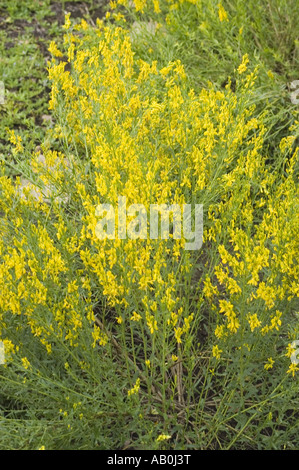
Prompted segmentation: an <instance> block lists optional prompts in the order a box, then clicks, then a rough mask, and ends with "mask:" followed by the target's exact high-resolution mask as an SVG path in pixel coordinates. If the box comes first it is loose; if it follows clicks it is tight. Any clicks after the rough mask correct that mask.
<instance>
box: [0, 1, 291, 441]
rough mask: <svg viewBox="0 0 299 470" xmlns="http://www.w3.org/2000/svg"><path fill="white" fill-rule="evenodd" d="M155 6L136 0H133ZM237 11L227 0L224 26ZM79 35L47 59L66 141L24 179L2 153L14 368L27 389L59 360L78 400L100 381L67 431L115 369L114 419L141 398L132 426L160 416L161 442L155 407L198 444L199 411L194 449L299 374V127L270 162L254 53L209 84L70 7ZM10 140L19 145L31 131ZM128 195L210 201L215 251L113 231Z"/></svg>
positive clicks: (6, 320) (4, 272)
mask: <svg viewBox="0 0 299 470" xmlns="http://www.w3.org/2000/svg"><path fill="white" fill-rule="evenodd" d="M144 5H145V3H143V2H138V3H136V2H135V6H136V10H140V11H142V10H143V7H144ZM174 5H175V4H174ZM154 9H155V11H156V12H157V13H158V10H159V6H158V2H154ZM225 15H226V13H225V10H224V9H223V7H222V6H221V4H220V6H219V18H220V21H225V20H226V16H225ZM65 30H66V32H65V40H64V46H65V50H64V51H60V50H59V49H58V47H57V45H56V44H54V43H52V44H51V47H50V50H51V53H52V56H53V58H52V61H51V63H50V64H49V77H50V79H51V81H52V91H51V100H50V105H49V107H50V109H51V110H52V112H53V114H54V116H55V117H56V126H55V128H54V129H53V131H49V132H50V134H51V135H49V142H56V143H57V142H59V145H60V150H59V151H58V150H53V146H51V145H50V144H49V143H48V144H47V143H45V144H44V145H43V147H42V151H43V158H42V159H41V158H40V156H39V155H38V154H35V155H33V156H32V158H31V159H30V161H29V163H28V165H27V166H26V165H24V164H22V165H21V170H22V174H23V175H24V176H25V177H26V178H27V180H28V184H27V185H26V186H25V187H23V185H22V184H21V180H20V179H19V178H17V180H16V181H12V180H11V179H10V178H9V177H7V176H6V173H5V171H6V170H5V165H4V164H2V166H1V171H2V174H1V179H0V191H1V199H0V211H1V219H0V221H1V234H2V235H1V240H0V243H1V245H0V250H1V251H0V252H1V267H0V269H1V276H0V283H1V298H0V321H1V323H0V325H1V338H2V340H3V342H4V345H5V348H6V362H7V364H6V366H5V367H6V370H5V371H4V374H3V375H4V376H5V374H7V380H13V379H12V377H14V375H13V374H14V373H16V374H20V371H22V374H23V375H22V377H24V386H25V385H26V380H29V381H30V383H31V384H32V381H33V380H34V381H35V382H34V383H37V384H39V383H41V384H43V381H45V380H50V377H51V373H50V371H49V369H48V368H47V364H49V365H50V364H52V365H53V367H54V369H55V370H56V368H57V366H58V364H59V365H60V367H61V371H60V372H59V373H58V372H55V374H56V375H55V380H57V377H58V376H60V375H61V377H64V376H65V377H68V379H69V380H72V381H73V382H72V385H70V386H69V388H72V392H71V393H73V395H76V393H78V392H76V384H77V385H78V384H80V387H81V388H80V393H81V394H82V395H84V387H86V388H87V390H88V393H87V392H86V393H85V401H84V403H83V404H82V400H81V398H80V404H78V400H77V399H76V400H75V399H74V400H75V401H74V402H73V403H72V405H71V406H70V409H71V412H70V409H69V408H68V410H66V409H65V410H63V408H61V404H59V406H58V404H57V406H58V408H57V415H59V419H60V420H62V422H65V423H66V424H67V426H68V430H69V432H70V435H71V433H72V432H75V431H74V429H75V428H76V426H78V423H79V424H80V423H81V422H82V423H83V422H84V419H85V418H86V419H87V422H88V419H89V420H90V419H91V418H90V416H91V414H92V413H91V411H90V408H91V407H92V399H93V400H94V399H95V397H94V395H93V393H92V392H91V390H93V387H95V384H97V385H96V386H98V384H99V383H101V382H103V381H104V380H105V378H106V380H107V382H106V387H105V388H107V389H108V392H107V391H103V392H102V395H101V396H102V397H103V398H102V400H103V403H104V402H105V401H107V400H108V399H109V400H111V402H110V405H109V406H108V409H107V408H106V416H110V415H109V413H110V412H111V410H110V408H109V407H113V406H116V407H117V410H118V411H119V412H121V411H120V410H123V408H124V407H128V408H127V410H129V411H128V413H129V415H130V417H131V419H133V417H134V420H135V421H134V423H135V426H137V424H136V422H137V421H138V422H139V423H141V424H140V426H141V428H142V426H143V425H144V426H150V432H149V436H150V437H149V439H151V436H152V441H150V442H151V444H150V445H153V444H152V442H160V440H161V441H162V439H160V440H159V439H158V438H157V436H158V435H159V432H158V433H156V434H153V433H154V432H155V431H154V428H153V427H151V425H150V424H149V423H151V417H150V416H151V415H154V416H155V415H156V416H157V415H158V418H157V420H158V422H159V426H160V431H161V432H160V434H161V435H164V434H163V432H164V433H166V434H165V435H167V445H169V446H175V444H174V443H173V442H172V441H171V439H170V435H171V434H172V432H173V433H174V432H178V433H179V441H180V439H182V441H180V444H179V445H182V442H183V440H184V437H183V434H182V435H181V434H180V433H183V431H182V430H178V429H177V428H176V431H175V425H176V422H177V416H178V417H179V418H178V419H179V422H181V423H182V429H184V428H185V426H187V423H189V420H190V419H191V418H190V417H192V420H193V421H194V423H193V433H194V434H193V438H192V439H193V442H190V443H189V444H191V445H197V446H198V445H200V446H203V447H204V446H209V445H211V442H214V440H216V441H217V435H218V432H219V431H220V430H222V431H224V432H225V433H227V436H230V432H231V431H230V429H229V426H231V425H232V423H234V419H235V420H236V423H237V424H236V428H237V429H241V427H243V426H244V424H245V423H246V426H247V425H248V426H249V424H250V422H251V420H252V419H254V418H256V419H258V418H259V419H261V416H263V418H262V419H264V420H265V419H266V418H265V416H268V413H269V411H271V406H270V405H269V403H271V404H272V403H273V401H275V398H276V397H279V399H280V398H281V396H284V395H283V394H284V389H282V388H280V387H282V385H281V384H282V383H283V382H284V381H290V383H291V384H293V382H292V380H293V378H295V375H296V371H297V370H298V366H297V364H294V363H293V362H291V361H290V356H291V354H292V348H291V342H292V340H294V339H296V337H295V335H296V334H297V333H298V326H297V324H296V317H295V315H294V314H295V313H296V312H295V308H296V298H297V297H298V260H297V258H296V257H297V254H298V252H297V240H298V228H299V227H298V217H297V201H298V190H297V186H296V180H295V170H296V162H297V157H298V148H295V146H294V141H295V138H296V132H298V128H297V127H296V126H293V127H292V128H291V129H290V134H289V136H288V137H287V138H284V139H283V140H281V143H280V148H279V150H278V153H277V155H276V160H275V162H274V163H273V164H271V165H270V164H269V163H268V162H267V159H268V157H269V155H268V154H267V147H266V145H265V142H266V139H267V126H266V122H267V113H266V112H265V113H259V112H257V111H256V107H255V105H254V104H253V97H254V93H255V82H256V80H257V76H258V70H257V69H254V70H248V63H250V58H249V57H248V55H244V56H243V59H242V61H241V63H240V64H239V68H238V71H237V82H236V86H235V89H233V88H234V87H232V84H231V82H230V81H229V82H228V84H227V85H226V86H225V88H223V89H222V90H221V91H220V90H219V89H218V88H217V86H215V85H213V84H212V83H210V84H209V85H208V86H207V87H206V88H202V89H201V90H200V91H199V92H197V91H194V89H192V87H191V86H190V83H189V81H188V79H187V75H186V71H185V69H184V66H183V64H182V63H181V61H180V60H175V61H172V62H170V63H169V64H168V65H166V66H159V64H158V63H157V61H147V60H143V59H141V58H135V56H134V55H135V54H134V48H133V45H132V39H131V37H130V34H129V30H127V29H125V28H124V27H119V26H117V25H111V24H109V23H107V22H103V21H98V22H97V26H96V27H94V28H92V27H90V26H88V25H87V23H86V22H85V21H82V22H81V23H80V24H77V25H74V26H73V25H72V24H71V22H70V19H69V17H67V21H66V24H65ZM63 54H65V56H66V57H67V62H68V63H69V64H70V67H66V65H67V62H65V61H63V60H61V57H63ZM11 139H12V142H14V143H15V144H16V145H17V147H16V149H15V154H16V155H17V154H18V152H20V151H22V145H21V142H20V141H19V139H17V138H16V137H15V136H14V135H12V137H11ZM119 196H125V197H126V200H127V205H128V206H129V205H130V204H143V205H144V206H145V207H146V208H147V209H148V208H149V206H150V204H167V205H171V204H180V205H184V204H195V203H200V204H203V208H204V234H203V240H204V244H203V247H202V248H201V250H200V251H192V252H191V251H187V250H185V240H184V239H181V238H180V239H175V238H174V237H172V236H170V237H169V238H168V239H167V240H161V239H149V238H146V239H138V238H137V239H132V238H130V239H129V238H126V237H124V238H123V239H117V238H116V239H109V238H106V239H104V240H100V239H99V238H98V236H97V233H96V227H97V223H98V218H97V215H96V208H97V207H98V205H99V204H102V203H109V204H112V205H114V206H115V207H116V205H117V201H118V197H119ZM134 215H135V214H131V219H130V218H129V220H128V224H129V223H130V222H131V220H132V217H133V216H134ZM41 358H42V359H41ZM14 364H15V367H17V366H16V364H18V367H19V369H16V370H17V371H16V372H14V370H15V369H14ZM40 364H41V365H40ZM101 364H103V366H102V367H103V369H101ZM112 364H115V365H116V364H117V366H112ZM110 367H111V371H113V374H114V375H109V372H108V370H109V368H110ZM274 371H276V378H275V376H274V375H273V374H274ZM57 374H58V375H57ZM223 375H224V376H225V379H224V382H225V384H226V391H223V389H222V387H223V381H221V377H222V376H223ZM108 376H109V377H110V379H109V380H108V379H107V377H108ZM45 377H47V379H45ZM111 377H114V379H115V381H117V382H118V387H119V389H117V390H115V382H112V380H114V379H112V378H111ZM249 380H250V381H251V383H252V386H253V387H254V392H253V391H252V388H250V387H248V382H249ZM110 381H111V383H110ZM261 381H265V387H266V392H265V394H264V395H262V397H263V398H262V399H261V398H260V397H261V396H260V395H259V392H258V391H257V392H256V390H257V387H258V386H259V384H260V383H261ZM56 386H57V385H56ZM78 386H79V385H78ZM58 388H59V386H58ZM41 389H42V390H45V385H43V386H42V387H41ZM290 390H293V389H292V386H290ZM105 393H108V395H109V398H105V397H106V395H105ZM113 393H115V394H116V395H117V399H116V398H115V397H114V396H113ZM255 393H256V394H255ZM267 393H268V397H266V398H265V396H266V395H267ZM219 396H220V397H222V398H220V399H219ZM101 403H102V402H101ZM115 403H116V404H115ZM228 405H229V406H228ZM238 407H239V408H238ZM246 407H247V408H246ZM257 407H259V409H258V408H257ZM248 408H249V409H251V410H253V411H254V414H250V413H249V417H248V416H247V415H246V413H247V409H248ZM58 409H59V411H58ZM237 409H239V410H240V409H241V410H242V411H241V412H239V414H238V413H237V412H236V410H237ZM86 410H87V411H86ZM134 410H135V411H134ZM136 410H137V411H136ZM157 410H158V411H157ZM210 410H213V413H211V412H210ZM215 410H216V411H215ZM79 411H80V413H79ZM70 413H71V415H70ZM130 413H131V414H130ZM242 413H243V414H242ZM104 414H105V413H104ZM86 416H87V417H88V418H87V417H86ZM246 416H247V417H248V422H245V423H244V421H243V418H244V417H246ZM70 417H71V418H70ZM216 417H217V418H218V417H219V421H218V422H217V424H215V422H216V421H215V420H216ZM103 419H104V418H103ZM192 420H191V421H190V422H192ZM142 423H147V424H142ZM205 423H212V424H211V426H212V428H211V429H212V431H211V434H210V435H208V434H206V429H208V427H209V426H210V424H205ZM219 423H220V424H219ZM109 426H110V427H111V424H109ZM109 426H108V425H107V429H108V427H109ZM238 426H241V427H240V428H239V427H238ZM145 429H146V428H144V430H145ZM141 434H142V433H141ZM199 436H201V437H199ZM143 439H145V438H144V437H143ZM234 439H235V438H234V437H231V436H230V437H227V442H229V443H230V444H229V445H232V444H233V442H234ZM244 439H245V440H246V438H244ZM163 440H165V439H163ZM216 441H215V442H216ZM145 442H146V441H144V440H143V441H142V439H141V443H143V445H146V443H145ZM199 442H200V444H199ZM101 445H102V446H103V447H104V446H105V445H108V446H109V445H111V443H110V444H103V443H102V444H101ZM165 445H166V444H165ZM184 445H185V443H184ZM229 445H228V446H229Z"/></svg>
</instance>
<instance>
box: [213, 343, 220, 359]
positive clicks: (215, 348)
mask: <svg viewBox="0 0 299 470" xmlns="http://www.w3.org/2000/svg"><path fill="white" fill-rule="evenodd" d="M222 352H223V351H222V349H219V347H218V345H217V344H216V345H215V346H213V349H212V355H213V357H215V358H216V359H220V357H221V353H222Z"/></svg>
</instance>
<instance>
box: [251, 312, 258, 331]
mask: <svg viewBox="0 0 299 470" xmlns="http://www.w3.org/2000/svg"><path fill="white" fill-rule="evenodd" d="M248 323H249V326H250V329H251V331H254V330H255V329H256V328H258V327H259V326H260V325H261V322H260V320H259V319H258V318H257V314H256V313H255V314H254V315H249V316H248Z"/></svg>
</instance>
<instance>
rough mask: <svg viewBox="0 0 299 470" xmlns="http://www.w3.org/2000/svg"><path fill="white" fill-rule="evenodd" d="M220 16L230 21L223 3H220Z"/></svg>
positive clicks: (222, 19)
mask: <svg viewBox="0 0 299 470" xmlns="http://www.w3.org/2000/svg"><path fill="white" fill-rule="evenodd" d="M218 16H219V19H220V21H229V19H228V15H227V13H226V11H225V9H224V7H223V5H222V3H218Z"/></svg>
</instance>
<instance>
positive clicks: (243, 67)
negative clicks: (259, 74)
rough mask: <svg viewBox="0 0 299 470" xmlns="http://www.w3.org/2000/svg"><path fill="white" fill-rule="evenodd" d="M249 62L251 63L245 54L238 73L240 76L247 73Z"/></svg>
mask: <svg viewBox="0 0 299 470" xmlns="http://www.w3.org/2000/svg"><path fill="white" fill-rule="evenodd" d="M248 62H249V59H248V54H245V55H244V56H243V58H242V63H241V64H240V65H239V67H238V72H239V74H240V75H241V74H242V73H244V72H246V70H247V64H248Z"/></svg>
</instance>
